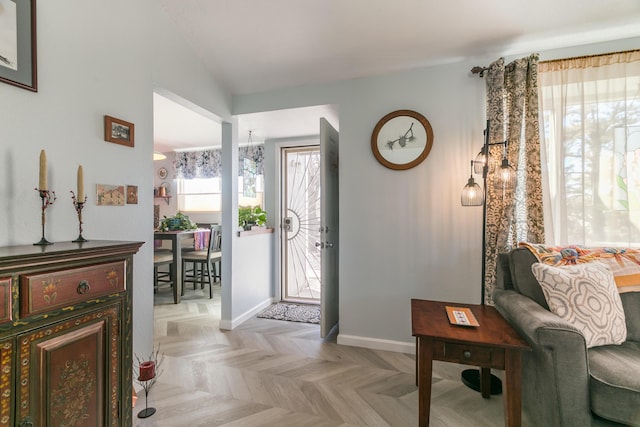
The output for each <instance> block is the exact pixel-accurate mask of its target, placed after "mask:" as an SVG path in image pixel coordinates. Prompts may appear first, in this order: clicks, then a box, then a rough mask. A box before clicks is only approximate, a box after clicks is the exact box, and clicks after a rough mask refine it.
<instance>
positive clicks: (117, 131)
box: [104, 116, 135, 147]
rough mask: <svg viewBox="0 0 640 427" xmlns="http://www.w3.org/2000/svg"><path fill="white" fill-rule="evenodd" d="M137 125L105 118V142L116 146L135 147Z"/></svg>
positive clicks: (109, 117) (108, 117)
mask: <svg viewBox="0 0 640 427" xmlns="http://www.w3.org/2000/svg"><path fill="white" fill-rule="evenodd" d="M134 135H135V125H134V124H133V123H130V122H126V121H124V120H121V119H116V118H115V117H111V116H104V140H105V141H107V142H113V143H114V144H120V145H126V146H127V147H133V146H134Z"/></svg>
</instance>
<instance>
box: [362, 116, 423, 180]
mask: <svg viewBox="0 0 640 427" xmlns="http://www.w3.org/2000/svg"><path fill="white" fill-rule="evenodd" d="M432 145H433V129H432V128H431V124H430V123H429V121H428V120H427V119H426V118H425V117H424V116H423V115H422V114H420V113H417V112H415V111H411V110H398V111H393V112H391V113H389V114H387V115H386V116H384V117H383V118H382V119H380V121H379V122H378V124H377V125H376V127H375V128H374V129H373V134H372V135H371V151H373V155H374V156H375V158H376V159H377V160H378V162H380V163H381V164H382V165H384V166H386V167H388V168H389V169H394V170H404V169H410V168H412V167H414V166H417V165H419V164H420V163H421V162H422V161H423V160H424V159H426V158H427V156H428V155H429V151H431V146H432Z"/></svg>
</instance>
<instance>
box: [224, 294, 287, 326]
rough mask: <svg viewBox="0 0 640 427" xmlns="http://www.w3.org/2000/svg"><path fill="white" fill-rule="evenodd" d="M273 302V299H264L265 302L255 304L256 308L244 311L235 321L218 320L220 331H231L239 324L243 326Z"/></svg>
mask: <svg viewBox="0 0 640 427" xmlns="http://www.w3.org/2000/svg"><path fill="white" fill-rule="evenodd" d="M273 302H274V301H273V298H269V299H266V300H264V301H262V302H261V303H259V304H257V305H256V306H254V307H253V308H251V309H249V310H248V311H245V312H244V313H242V314H241V315H240V316H238V317H236V318H235V319H232V320H225V319H220V326H219V328H220V329H224V330H226V331H230V330H233V329H234V328H237V327H238V326H240V325H241V324H243V323H244V322H246V321H247V320H249V319H251V318H252V317H253V316H255V315H256V314H258V313H260V312H261V311H262V310H264V309H265V308H267V307H269V306H270V305H271V304H272V303H273Z"/></svg>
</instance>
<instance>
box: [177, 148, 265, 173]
mask: <svg viewBox="0 0 640 427" xmlns="http://www.w3.org/2000/svg"><path fill="white" fill-rule="evenodd" d="M238 151H239V152H238V176H242V174H243V172H244V159H245V158H249V159H252V160H253V161H254V162H256V174H257V175H263V174H264V168H263V163H264V145H262V144H259V145H253V146H251V147H240V148H239V149H238ZM174 167H175V170H176V178H179V179H194V178H217V177H220V176H222V149H221V148H214V149H211V150H202V151H182V152H178V153H176V159H175V161H174Z"/></svg>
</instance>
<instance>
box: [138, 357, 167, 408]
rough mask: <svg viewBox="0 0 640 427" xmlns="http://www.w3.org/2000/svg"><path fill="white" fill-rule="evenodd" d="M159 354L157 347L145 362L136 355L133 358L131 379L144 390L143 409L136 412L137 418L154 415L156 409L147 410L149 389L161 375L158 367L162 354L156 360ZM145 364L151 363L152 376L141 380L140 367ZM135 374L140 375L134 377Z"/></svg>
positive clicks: (160, 363) (161, 360)
mask: <svg viewBox="0 0 640 427" xmlns="http://www.w3.org/2000/svg"><path fill="white" fill-rule="evenodd" d="M159 353H160V347H158V349H157V350H155V351H152V352H151V354H150V355H149V359H148V360H147V361H146V362H143V361H142V360H141V359H140V358H139V357H138V356H137V355H136V356H135V358H136V362H134V365H133V371H134V374H133V377H134V378H135V380H136V382H137V383H138V384H140V385H141V386H142V388H144V409H143V410H142V411H140V412H138V418H149V417H150V416H151V415H153V414H155V413H156V408H149V390H151V387H152V386H153V385H154V384H155V383H156V380H157V379H158V377H159V376H160V374H162V371H161V370H160V365H162V362H163V360H164V353H162V355H160V358H158V356H159ZM146 363H152V364H153V365H154V367H153V368H151V369H152V375H153V376H151V375H149V376H150V377H151V378H148V379H141V378H140V377H141V376H142V373H143V372H142V370H141V369H140V367H141V366H142V365H144V364H146ZM136 372H139V373H140V375H139V376H138V375H136ZM146 376H147V375H144V377H146Z"/></svg>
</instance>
